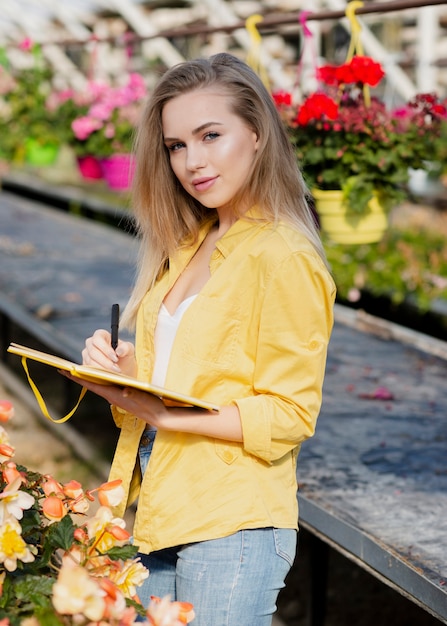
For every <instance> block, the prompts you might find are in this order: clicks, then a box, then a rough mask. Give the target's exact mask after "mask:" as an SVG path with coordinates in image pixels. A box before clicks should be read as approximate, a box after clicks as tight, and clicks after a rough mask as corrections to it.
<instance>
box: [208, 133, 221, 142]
mask: <svg viewBox="0 0 447 626" xmlns="http://www.w3.org/2000/svg"><path fill="white" fill-rule="evenodd" d="M217 137H220V135H219V133H216V132H214V131H213V132H209V133H206V135H205V137H204V139H205V141H212V140H213V139H217Z"/></svg>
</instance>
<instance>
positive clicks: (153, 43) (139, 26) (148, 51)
mask: <svg viewBox="0 0 447 626" xmlns="http://www.w3.org/2000/svg"><path fill="white" fill-rule="evenodd" d="M103 4H104V5H105V6H107V5H108V6H109V7H110V6H112V7H113V8H114V10H115V11H117V12H118V13H119V14H120V15H121V16H122V17H123V18H124V20H125V21H126V22H127V23H128V24H129V25H130V26H131V27H132V28H133V29H134V31H135V32H136V33H138V35H140V36H144V37H153V36H154V35H157V33H156V31H155V29H154V27H153V25H152V23H151V20H150V18H149V16H148V15H147V14H146V13H145V12H144V11H143V9H142V8H141V7H140V6H137V5H136V4H134V3H133V2H131V1H130V0H107V2H106V3H103ZM144 53H145V56H148V57H156V56H158V57H159V58H160V59H161V60H162V61H163V62H164V63H165V64H166V65H167V66H168V67H170V66H171V65H176V64H177V63H181V62H182V61H184V60H185V59H184V57H183V56H182V55H181V54H180V52H179V51H178V50H177V49H176V48H175V47H174V46H173V45H172V44H171V43H170V41H168V40H167V39H165V38H163V37H157V38H154V39H151V40H150V41H146V42H145V43H144Z"/></svg>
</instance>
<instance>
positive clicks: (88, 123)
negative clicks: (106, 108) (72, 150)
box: [71, 116, 102, 141]
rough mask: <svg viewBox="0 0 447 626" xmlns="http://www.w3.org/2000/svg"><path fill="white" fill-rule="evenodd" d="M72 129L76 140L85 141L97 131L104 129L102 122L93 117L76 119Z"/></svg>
mask: <svg viewBox="0 0 447 626" xmlns="http://www.w3.org/2000/svg"><path fill="white" fill-rule="evenodd" d="M71 127H72V129H73V132H74V134H75V137H76V139H79V140H80V141H85V140H86V139H87V138H88V137H89V136H90V135H91V134H92V133H93V132H94V131H95V130H99V129H100V128H102V122H100V121H99V120H97V119H95V118H93V117H89V116H84V117H78V118H76V119H75V120H74V121H73V122H72V124H71Z"/></svg>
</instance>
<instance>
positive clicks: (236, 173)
mask: <svg viewBox="0 0 447 626" xmlns="http://www.w3.org/2000/svg"><path fill="white" fill-rule="evenodd" d="M230 104H231V99H230V96H228V95H225V94H223V93H222V92H218V91H216V90H212V89H199V90H196V91H192V92H190V93H186V94H183V95H181V96H177V97H176V98H173V99H172V100H170V101H169V102H168V103H167V104H166V105H165V106H164V108H163V113H162V124H163V137H164V142H165V145H166V147H167V149H168V150H169V155H170V161H171V167H172V169H173V171H174V174H175V175H176V177H177V178H178V180H179V181H180V183H181V185H182V186H183V188H184V189H185V190H186V191H187V192H188V193H189V194H190V195H191V196H193V198H195V199H196V200H198V201H199V202H201V203H202V204H203V205H204V206H206V207H208V208H215V209H218V210H220V211H219V212H221V211H225V209H229V208H230V207H231V201H232V200H233V198H234V196H235V194H236V193H237V192H238V191H239V190H240V189H241V187H242V185H243V184H244V183H245V182H246V180H247V177H248V174H249V172H250V169H251V166H252V163H253V159H254V157H255V154H256V151H257V149H258V138H257V136H256V133H255V132H254V131H253V130H251V129H250V128H248V126H247V125H246V124H245V122H244V121H243V120H242V119H241V118H240V117H238V116H237V115H235V114H234V113H233V112H232V111H231V108H230ZM239 208H240V209H242V211H244V210H246V209H248V208H249V207H248V206H247V207H239Z"/></svg>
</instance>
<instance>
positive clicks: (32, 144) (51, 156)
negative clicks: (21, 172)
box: [25, 137, 59, 166]
mask: <svg viewBox="0 0 447 626" xmlns="http://www.w3.org/2000/svg"><path fill="white" fill-rule="evenodd" d="M58 154H59V146H58V144H56V143H40V142H39V141H38V140H37V139H32V138H31V137H30V138H29V139H27V140H26V141H25V161H26V163H29V164H30V165H37V166H42V165H43V166H45V165H52V164H53V163H54V162H55V161H56V159H57V155H58Z"/></svg>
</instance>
